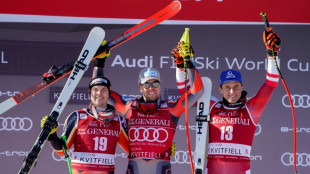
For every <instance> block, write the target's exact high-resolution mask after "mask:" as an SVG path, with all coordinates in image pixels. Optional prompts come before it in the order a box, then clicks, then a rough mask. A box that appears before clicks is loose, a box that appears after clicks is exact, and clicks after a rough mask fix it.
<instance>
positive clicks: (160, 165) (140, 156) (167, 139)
mask: <svg viewBox="0 0 310 174" xmlns="http://www.w3.org/2000/svg"><path fill="white" fill-rule="evenodd" d="M180 52H182V53H183V54H182V55H186V56H190V57H192V55H193V53H192V49H191V47H190V45H189V44H187V45H186V44H180V45H178V46H177V47H176V48H175V49H174V52H173V55H177V56H174V58H175V62H176V65H177V68H176V74H182V72H184V68H183V67H182V66H181V65H183V64H184V62H183V61H187V65H191V66H189V67H188V75H189V76H190V77H191V78H190V79H191V82H192V86H191V88H190V89H188V91H187V93H185V94H183V95H182V96H181V97H180V98H179V100H177V101H176V102H169V101H165V100H162V99H161V89H162V85H163V84H162V83H161V82H162V81H161V79H162V77H161V76H160V73H159V72H158V70H157V69H155V68H153V67H147V68H143V69H141V70H140V72H139V75H138V85H139V90H140V92H141V94H142V97H141V98H136V99H133V98H132V99H130V100H124V98H122V96H120V95H119V94H117V93H116V92H115V91H112V92H111V96H110V98H109V104H111V105H114V106H115V108H116V109H117V110H118V111H119V112H120V113H121V114H122V115H123V116H124V117H125V118H126V121H127V126H128V129H127V130H128V132H127V134H128V139H129V142H128V143H129V154H128V159H129V161H128V168H127V174H145V173H147V174H171V173H172V172H171V163H170V155H171V146H172V140H173V138H174V135H175V131H176V126H177V124H178V121H179V118H180V116H181V115H182V114H183V113H184V112H185V106H184V105H185V102H184V100H185V96H187V97H188V107H191V106H193V105H194V104H195V102H196V101H197V100H198V98H199V97H200V96H201V95H202V93H203V86H202V81H201V79H200V76H199V73H198V71H197V70H196V68H195V66H194V64H193V63H192V62H191V61H192V60H191V59H183V58H182V57H181V56H180V55H181V54H180ZM96 60H97V59H96ZM98 61H99V62H98V63H97V64H95V67H94V71H93V76H97V75H100V74H101V75H102V74H103V69H104V62H105V59H98ZM164 78H166V79H167V78H169V77H164Z"/></svg>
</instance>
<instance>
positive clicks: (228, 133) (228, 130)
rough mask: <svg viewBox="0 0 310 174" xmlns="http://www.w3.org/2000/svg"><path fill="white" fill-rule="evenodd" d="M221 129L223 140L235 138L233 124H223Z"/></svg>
mask: <svg viewBox="0 0 310 174" xmlns="http://www.w3.org/2000/svg"><path fill="white" fill-rule="evenodd" d="M220 129H221V140H232V138H233V134H232V132H233V130H234V128H233V127H232V126H222V127H220Z"/></svg>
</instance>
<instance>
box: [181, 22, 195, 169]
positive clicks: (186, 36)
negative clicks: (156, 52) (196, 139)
mask: <svg viewBox="0 0 310 174" xmlns="http://www.w3.org/2000/svg"><path fill="white" fill-rule="evenodd" d="M180 43H181V44H189V28H185V31H184V33H183V35H182V38H181V39H180ZM189 49H190V48H189ZM190 58H191V57H190V55H186V56H184V57H183V59H184V60H183V63H184V83H185V128H186V129H185V130H186V140H187V147H188V154H189V159H190V164H191V171H192V173H193V174H194V163H193V158H192V150H191V143H190V138H189V130H188V97H187V66H188V65H187V61H188V60H190Z"/></svg>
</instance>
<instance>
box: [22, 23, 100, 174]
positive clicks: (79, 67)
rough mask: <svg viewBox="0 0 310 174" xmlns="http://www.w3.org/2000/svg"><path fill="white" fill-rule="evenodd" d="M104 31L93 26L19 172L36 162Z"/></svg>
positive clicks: (25, 170)
mask: <svg viewBox="0 0 310 174" xmlns="http://www.w3.org/2000/svg"><path fill="white" fill-rule="evenodd" d="M104 37H105V32H104V30H103V29H102V28H100V27H94V28H93V29H92V30H91V31H90V34H89V36H88V38H87V40H86V42H85V44H84V47H83V49H82V51H81V53H80V55H79V57H78V59H77V61H76V62H75V64H74V66H73V71H72V72H71V74H70V75H69V78H68V80H67V82H66V84H65V86H64V88H63V90H62V91H61V93H60V95H59V97H58V100H57V101H56V103H55V105H54V107H53V109H52V111H51V113H50V115H49V117H48V119H47V121H46V122H45V124H44V127H43V128H42V130H41V132H40V134H39V136H38V138H37V140H36V141H35V143H34V145H33V147H32V148H31V150H30V152H29V153H28V155H27V156H26V158H25V159H24V161H23V164H22V167H21V169H20V171H19V174H27V173H29V172H30V170H31V169H32V167H33V165H34V164H35V162H36V159H37V157H38V156H39V154H40V152H41V150H42V148H43V146H44V144H45V142H46V141H47V138H48V136H49V134H50V132H51V130H52V128H53V127H54V125H55V124H56V122H57V120H58V118H59V116H60V115H61V113H62V111H63V110H64V108H65V106H66V105H67V103H68V101H69V99H70V97H71V95H72V93H73V91H74V90H75V88H76V86H77V85H78V83H79V81H80V80H81V78H82V76H83V74H84V73H85V71H86V70H87V68H88V66H89V63H90V62H91V59H92V57H93V56H94V55H95V53H96V51H97V50H98V48H99V46H100V44H101V42H102V41H103V40H104Z"/></svg>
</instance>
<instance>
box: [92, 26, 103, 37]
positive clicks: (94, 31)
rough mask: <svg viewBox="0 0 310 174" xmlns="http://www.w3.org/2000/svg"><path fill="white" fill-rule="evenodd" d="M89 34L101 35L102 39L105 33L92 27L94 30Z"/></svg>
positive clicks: (98, 28) (99, 28)
mask: <svg viewBox="0 0 310 174" xmlns="http://www.w3.org/2000/svg"><path fill="white" fill-rule="evenodd" d="M90 32H91V33H96V34H98V35H101V36H102V37H104V36H105V31H104V30H103V29H102V28H101V27H94V28H92V30H91V31H90Z"/></svg>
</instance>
